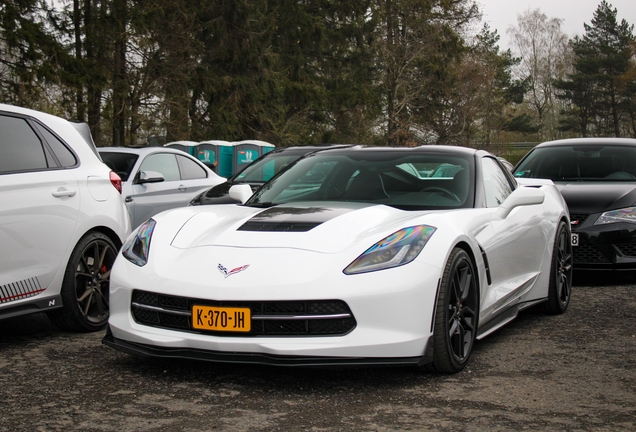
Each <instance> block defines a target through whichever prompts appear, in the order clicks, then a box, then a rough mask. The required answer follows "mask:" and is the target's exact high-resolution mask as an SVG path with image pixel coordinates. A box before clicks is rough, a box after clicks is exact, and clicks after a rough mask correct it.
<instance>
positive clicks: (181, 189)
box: [179, 185, 188, 192]
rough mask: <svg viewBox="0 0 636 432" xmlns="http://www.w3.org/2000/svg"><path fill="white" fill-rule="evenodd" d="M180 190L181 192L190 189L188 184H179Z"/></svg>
mask: <svg viewBox="0 0 636 432" xmlns="http://www.w3.org/2000/svg"><path fill="white" fill-rule="evenodd" d="M179 190H180V191H181V192H185V191H187V190H188V187H187V186H184V185H179Z"/></svg>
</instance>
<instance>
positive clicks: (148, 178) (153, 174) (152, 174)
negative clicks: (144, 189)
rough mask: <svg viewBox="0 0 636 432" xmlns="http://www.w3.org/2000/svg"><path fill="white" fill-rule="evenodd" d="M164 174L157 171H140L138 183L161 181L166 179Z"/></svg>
mask: <svg viewBox="0 0 636 432" xmlns="http://www.w3.org/2000/svg"><path fill="white" fill-rule="evenodd" d="M164 180H165V178H164V176H163V174H161V173H160V172H157V171H140V172H139V176H138V178H137V184H144V183H160V182H162V181H164Z"/></svg>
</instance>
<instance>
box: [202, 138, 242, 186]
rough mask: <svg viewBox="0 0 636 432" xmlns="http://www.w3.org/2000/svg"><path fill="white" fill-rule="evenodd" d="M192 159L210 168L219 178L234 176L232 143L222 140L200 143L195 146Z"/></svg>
mask: <svg viewBox="0 0 636 432" xmlns="http://www.w3.org/2000/svg"><path fill="white" fill-rule="evenodd" d="M194 157H196V158H197V159H199V160H200V161H201V162H203V163H204V164H206V165H207V166H208V167H210V168H211V169H212V170H214V172H216V173H217V174H218V175H220V176H221V177H230V176H231V175H232V174H234V171H233V161H234V143H232V142H229V141H223V140H208V141H201V142H200V143H198V144H197V145H196V154H194Z"/></svg>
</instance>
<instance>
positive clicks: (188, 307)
mask: <svg viewBox="0 0 636 432" xmlns="http://www.w3.org/2000/svg"><path fill="white" fill-rule="evenodd" d="M194 305H200V306H219V307H233V308H234V307H241V308H245V307H247V308H250V310H251V313H252V322H251V331H250V332H246V333H235V332H221V331H208V330H198V329H195V328H193V327H192V315H191V313H192V307H193V306H194ZM131 312H132V316H133V318H134V320H135V322H137V323H139V324H143V325H148V326H153V327H160V328H166V329H175V330H181V331H189V332H194V333H202V334H213V335H215V336H233V337H237V336H238V337H245V336H248V337H249V336H339V335H345V334H347V333H349V332H350V331H351V330H353V329H354V328H355V326H356V320H355V318H354V317H353V314H352V313H351V310H350V309H349V307H348V306H347V304H346V303H345V302H343V301H342V300H315V301H265V302H259V301H247V302H246V301H210V300H202V299H193V298H187V297H178V296H171V295H164V294H157V293H152V292H147V291H141V290H134V291H133V295H132V302H131Z"/></svg>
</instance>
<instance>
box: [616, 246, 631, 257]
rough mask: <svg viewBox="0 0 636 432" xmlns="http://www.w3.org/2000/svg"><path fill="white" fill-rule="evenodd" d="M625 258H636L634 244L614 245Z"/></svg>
mask: <svg viewBox="0 0 636 432" xmlns="http://www.w3.org/2000/svg"><path fill="white" fill-rule="evenodd" d="M614 246H615V247H616V249H618V251H619V252H620V253H621V254H622V255H623V256H626V257H636V243H620V244H617V245H614Z"/></svg>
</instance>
